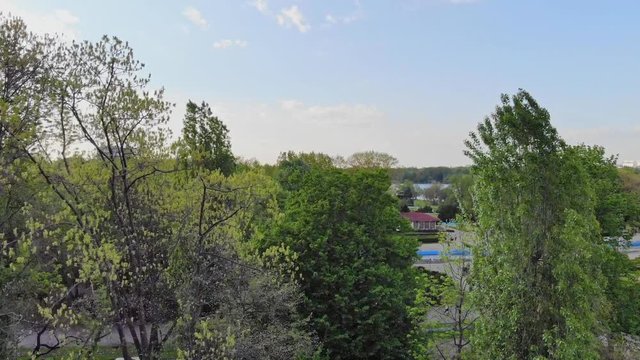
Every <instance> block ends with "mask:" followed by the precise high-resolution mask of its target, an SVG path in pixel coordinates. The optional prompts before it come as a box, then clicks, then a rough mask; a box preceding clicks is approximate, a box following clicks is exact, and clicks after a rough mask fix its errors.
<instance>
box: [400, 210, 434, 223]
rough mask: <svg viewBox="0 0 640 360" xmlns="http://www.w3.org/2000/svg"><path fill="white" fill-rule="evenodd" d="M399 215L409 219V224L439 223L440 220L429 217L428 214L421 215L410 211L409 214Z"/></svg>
mask: <svg viewBox="0 0 640 360" xmlns="http://www.w3.org/2000/svg"><path fill="white" fill-rule="evenodd" d="M400 215H402V216H404V217H405V218H407V219H409V220H410V221H411V222H421V221H424V222H439V221H440V219H438V218H437V217H435V216H433V215H430V214H426V213H421V212H415V211H411V212H403V213H400Z"/></svg>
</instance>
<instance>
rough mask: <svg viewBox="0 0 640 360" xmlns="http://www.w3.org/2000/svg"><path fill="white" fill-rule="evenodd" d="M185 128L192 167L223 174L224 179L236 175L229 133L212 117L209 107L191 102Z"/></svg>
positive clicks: (186, 115) (183, 135)
mask: <svg viewBox="0 0 640 360" xmlns="http://www.w3.org/2000/svg"><path fill="white" fill-rule="evenodd" d="M183 124H184V126H183V128H182V141H183V142H184V144H185V145H186V147H187V149H188V151H187V152H186V154H188V158H189V159H188V161H190V162H191V163H192V164H191V166H193V167H204V168H206V169H208V170H220V172H222V173H223V174H225V175H229V174H231V173H232V172H233V171H234V169H235V166H236V164H235V158H234V156H233V153H232V152H231V141H230V140H229V130H228V129H227V127H226V125H225V124H224V123H223V122H222V121H221V120H220V119H218V118H217V117H216V116H213V112H212V111H211V108H210V107H209V104H207V103H205V102H202V104H201V105H197V104H196V103H194V102H192V101H191V100H189V102H188V103H187V111H186V113H185V115H184V122H183Z"/></svg>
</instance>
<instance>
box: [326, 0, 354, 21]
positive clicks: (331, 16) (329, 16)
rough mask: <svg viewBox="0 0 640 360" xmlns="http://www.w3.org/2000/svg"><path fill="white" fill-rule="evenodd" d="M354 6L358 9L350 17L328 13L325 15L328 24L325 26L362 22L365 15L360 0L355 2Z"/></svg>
mask: <svg viewBox="0 0 640 360" xmlns="http://www.w3.org/2000/svg"><path fill="white" fill-rule="evenodd" d="M354 5H355V7H356V9H355V10H354V11H353V12H352V13H351V14H350V15H346V16H338V15H334V14H331V13H328V14H327V15H325V17H324V20H325V22H326V23H325V25H335V24H344V25H349V24H351V23H353V22H356V21H358V20H360V19H361V18H362V15H363V11H362V5H361V4H360V1H358V0H356V1H355V2H354Z"/></svg>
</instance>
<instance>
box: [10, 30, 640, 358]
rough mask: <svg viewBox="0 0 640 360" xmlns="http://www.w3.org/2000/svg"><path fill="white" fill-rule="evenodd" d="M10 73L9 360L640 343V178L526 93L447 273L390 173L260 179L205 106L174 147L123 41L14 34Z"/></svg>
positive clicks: (191, 106) (348, 171)
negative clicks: (568, 139)
mask: <svg viewBox="0 0 640 360" xmlns="http://www.w3.org/2000/svg"><path fill="white" fill-rule="evenodd" d="M0 56H1V57H2V58H1V59H0V91H1V93H0V165H1V170H0V208H1V209H2V210H1V212H0V240H1V242H0V358H6V359H13V358H19V357H20V356H22V355H26V356H27V357H32V358H38V357H44V356H56V357H59V358H67V359H86V358H95V357H96V356H97V354H98V353H99V352H100V349H101V341H102V339H103V338H105V337H106V336H107V335H110V334H111V333H112V332H114V334H113V335H115V338H116V339H117V345H118V349H119V352H120V353H121V354H122V356H123V357H124V358H125V359H130V358H132V357H133V356H139V357H140V358H141V359H159V358H162V357H170V358H179V359H427V358H437V357H443V358H461V357H469V358H475V359H497V358H514V359H515V358H517V359H521V358H522V359H530V358H531V359H533V358H536V359H541V358H549V359H551V358H553V359H574V358H598V357H601V356H605V355H607V354H611V351H610V350H611V349H609V348H608V347H606V346H604V345H603V343H602V342H601V340H600V339H599V337H603V336H604V337H607V338H609V339H614V338H615V336H616V334H622V333H626V334H636V335H637V334H640V301H639V300H638V299H640V287H638V272H637V268H636V267H635V264H634V263H633V262H631V261H630V260H629V259H628V258H627V257H626V255H624V254H622V253H621V252H620V251H618V250H619V249H621V248H624V246H625V245H626V243H625V239H628V238H629V237H630V236H631V235H632V234H633V233H634V232H635V231H637V228H638V219H639V218H640V197H639V195H638V193H636V192H634V191H635V190H633V189H635V185H634V184H635V180H634V179H635V177H634V176H635V174H631V175H630V177H626V175H625V174H623V173H620V172H619V171H618V170H617V169H616V168H615V159H612V158H607V157H605V155H604V150H603V149H602V148H599V147H587V146H569V145H567V144H566V143H565V142H564V141H563V140H562V139H561V138H560V137H559V135H558V134H557V132H556V131H555V129H554V128H553V127H552V126H551V123H550V117H549V114H548V113H547V112H546V110H544V109H543V108H541V107H540V106H538V104H537V103H536V102H535V101H534V100H533V98H532V97H531V96H530V95H529V94H527V93H526V92H519V93H518V94H516V95H515V96H513V97H507V96H504V97H503V99H502V103H501V104H500V106H498V107H497V108H496V111H495V113H494V114H492V115H491V116H490V117H489V118H487V120H486V121H484V122H482V123H481V124H480V125H479V127H478V130H477V132H476V133H474V134H473V135H472V136H471V137H470V139H469V140H468V141H467V143H466V144H467V151H468V155H469V157H470V159H471V160H472V162H473V166H472V167H471V168H470V169H467V170H465V169H458V170H455V171H460V173H463V172H465V171H469V174H466V175H464V176H463V177H464V178H465V179H467V180H466V181H468V182H467V183H465V185H464V187H460V189H462V188H464V189H468V190H465V191H464V192H462V191H459V193H455V192H454V194H453V195H454V196H456V197H457V198H458V199H459V201H458V204H459V205H460V208H461V209H462V211H461V214H460V216H459V217H458V219H459V220H460V226H461V229H462V230H464V238H465V241H466V245H467V246H469V247H471V248H472V249H473V253H474V258H473V259H474V260H473V262H472V264H469V263H468V261H469V260H464V261H467V263H462V264H460V266H457V265H456V262H455V260H453V259H452V260H451V262H449V263H448V264H451V266H452V268H451V270H452V271H450V272H447V274H446V275H437V276H435V275H433V274H432V275H427V274H422V273H419V272H417V271H416V270H415V269H414V268H413V267H412V264H413V263H414V261H416V260H417V259H416V255H415V251H416V247H417V245H418V243H417V240H416V239H413V238H409V237H407V236H405V235H404V234H405V233H406V232H408V230H409V224H408V223H407V222H406V221H405V220H403V219H402V217H401V216H400V214H399V211H398V205H399V202H398V199H397V196H396V194H395V193H393V192H392V191H389V188H390V185H391V176H390V173H389V171H388V170H387V169H388V168H390V167H393V166H395V163H396V162H395V159H393V158H392V157H391V156H389V155H386V154H381V153H376V152H373V151H371V152H365V153H358V154H354V155H352V156H350V157H348V158H346V159H343V158H331V157H329V156H327V155H324V154H318V153H306V154H299V153H294V152H286V153H283V154H281V156H280V158H279V161H278V163H277V164H276V165H261V164H257V163H253V162H248V161H243V160H241V159H239V158H237V157H236V156H234V154H233V153H232V151H231V142H230V137H229V134H228V130H227V128H226V126H225V125H224V123H223V122H222V121H221V120H220V119H218V118H217V117H215V116H214V115H213V111H212V110H211V109H210V108H209V106H208V105H207V104H206V103H204V102H202V103H195V102H191V101H189V102H188V103H187V104H185V106H186V115H185V117H184V120H183V121H184V127H183V131H182V134H181V136H180V137H179V139H178V140H176V141H173V142H171V141H169V133H168V130H167V126H166V124H167V121H168V116H169V112H170V109H171V107H172V104H169V103H168V102H166V101H165V100H164V98H163V91H162V90H154V89H151V88H150V86H149V76H148V74H145V73H144V71H143V68H144V67H143V65H142V63H140V62H139V61H137V60H136V59H135V57H134V55H133V51H132V49H130V48H129V46H128V45H127V44H126V43H125V42H123V41H121V40H119V39H117V38H109V37H104V38H103V39H102V40H100V41H98V42H96V43H91V42H81V43H71V44H69V43H63V42H60V41H58V40H56V39H55V38H51V37H48V36H37V35H33V34H31V33H30V32H28V31H27V29H26V26H25V25H24V23H23V22H22V21H21V20H20V19H16V18H2V19H1V24H0ZM442 171H443V172H441V173H440V174H441V176H442V178H439V177H438V176H440V175H437V173H436V172H434V173H433V174H432V175H429V176H434V178H433V180H436V181H438V180H439V181H441V182H446V179H448V178H450V177H451V176H453V175H454V174H453V173H447V174H448V175H446V177H445V175H444V171H445V170H442ZM452 171H453V170H452ZM457 175H460V174H457ZM415 180H416V181H415V182H423V181H424V180H426V179H421V178H415ZM424 182H429V181H424ZM454 189H455V188H454ZM442 240H443V242H444V243H445V246H457V245H456V244H454V243H453V241H454V238H446V237H445V238H443V239H442ZM458 240H459V239H458ZM441 310H442V314H443V316H442V317H437V316H436V317H434V312H438V311H441ZM434 318H435V319H436V320H437V321H434ZM438 319H451V320H452V321H451V322H442V321H440V320H438ZM28 332H33V335H32V338H33V339H34V340H33V341H31V342H27V343H26V345H25V343H24V342H23V347H19V346H18V345H19V342H20V341H21V340H24V336H25V335H26V333H28ZM47 334H51V336H47ZM24 346H28V348H24ZM607 356H608V355H607Z"/></svg>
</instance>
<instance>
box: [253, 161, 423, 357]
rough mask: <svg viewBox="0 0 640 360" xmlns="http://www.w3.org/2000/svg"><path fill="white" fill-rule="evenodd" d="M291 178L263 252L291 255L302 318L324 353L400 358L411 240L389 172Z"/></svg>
mask: <svg viewBox="0 0 640 360" xmlns="http://www.w3.org/2000/svg"><path fill="white" fill-rule="evenodd" d="M288 179H290V180H294V179H292V178H288ZM295 181H297V184H296V185H295V186H290V185H283V186H284V187H285V188H291V189H295V190H294V191H292V192H291V193H290V194H289V196H288V197H287V200H286V203H285V204H284V208H283V214H282V218H281V220H280V221H279V222H278V223H277V224H276V226H274V228H273V230H272V232H271V233H270V235H269V236H267V237H266V238H265V239H264V242H263V247H268V246H284V247H288V248H290V249H291V250H292V251H293V252H294V253H295V254H296V255H295V256H296V258H295V264H296V266H297V268H298V271H297V274H298V275H299V276H300V284H301V287H302V290H303V292H304V294H305V298H306V301H305V303H304V306H303V313H304V314H306V315H308V316H310V319H311V326H312V328H313V329H314V330H315V332H316V333H317V334H318V336H319V337H320V340H321V341H322V343H323V345H324V347H325V349H326V351H327V355H328V356H329V357H330V358H332V359H358V358H390V359H395V358H406V357H407V356H408V353H407V351H408V343H407V341H408V340H407V334H408V332H409V331H410V330H411V321H410V319H409V317H408V315H407V306H408V305H409V304H411V302H412V299H413V294H412V289H413V270H412V269H411V264H412V262H413V257H414V256H415V248H416V243H415V241H411V240H409V239H407V238H404V237H403V236H402V235H401V234H400V233H399V232H398V231H397V229H398V228H401V227H402V226H403V221H402V219H401V218H400V215H399V213H398V210H397V208H396V199H395V198H394V197H393V195H391V194H389V193H388V192H387V189H388V188H389V179H388V175H387V174H386V173H385V172H383V171H375V170H374V171H372V170H366V171H365V170H357V171H344V170H338V169H320V168H311V169H310V170H309V171H308V172H306V173H305V174H304V175H303V176H301V177H297V178H295Z"/></svg>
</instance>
